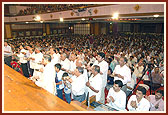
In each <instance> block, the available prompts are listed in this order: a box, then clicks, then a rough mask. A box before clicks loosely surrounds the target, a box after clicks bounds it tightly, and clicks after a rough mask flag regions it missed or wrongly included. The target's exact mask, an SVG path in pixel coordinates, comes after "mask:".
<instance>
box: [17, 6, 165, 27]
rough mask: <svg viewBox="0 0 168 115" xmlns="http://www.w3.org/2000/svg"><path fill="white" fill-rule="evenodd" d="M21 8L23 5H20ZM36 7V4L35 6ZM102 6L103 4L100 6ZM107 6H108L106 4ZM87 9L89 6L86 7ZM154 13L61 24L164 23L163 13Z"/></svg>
mask: <svg viewBox="0 0 168 115" xmlns="http://www.w3.org/2000/svg"><path fill="white" fill-rule="evenodd" d="M22 5H23V6H24V5H25V4H22ZM37 5H38V4H37ZM101 5H103V4H101ZM106 5H108V4H106ZM96 6H97V5H94V6H93V5H92V6H90V7H96ZM87 7H89V6H87ZM154 14H156V13H143V14H124V15H119V18H118V20H113V19H112V18H111V16H110V15H107V16H94V17H87V18H85V17H83V18H85V20H81V19H82V18H76V19H75V18H73V19H70V18H69V19H64V22H61V23H94V22H107V23H108V22H109V23H110V22H119V23H164V13H163V12H158V14H159V17H157V18H155V17H153V15H154ZM16 23H19V24H25V22H16ZM29 23H41V22H35V21H32V22H29ZM43 23H60V21H59V20H46V21H44V22H43Z"/></svg>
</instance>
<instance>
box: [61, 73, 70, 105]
mask: <svg viewBox="0 0 168 115" xmlns="http://www.w3.org/2000/svg"><path fill="white" fill-rule="evenodd" d="M67 79H69V76H68V73H66V72H65V73H63V75H62V80H63V83H64V93H65V98H66V101H67V102H68V103H69V104H70V103H71V95H70V94H71V84H70V82H69V81H68V80H67Z"/></svg>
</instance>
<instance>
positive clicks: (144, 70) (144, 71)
mask: <svg viewBox="0 0 168 115" xmlns="http://www.w3.org/2000/svg"><path fill="white" fill-rule="evenodd" d="M147 70H148V69H146V65H145V67H144V69H143V74H142V76H141V77H140V79H139V81H138V82H137V83H136V84H135V86H134V88H133V90H132V91H131V92H130V93H129V94H128V96H127V97H129V96H130V95H132V93H133V92H134V91H135V89H136V87H137V85H138V84H139V82H140V81H141V80H142V78H143V76H144V75H145V73H146V71H147Z"/></svg>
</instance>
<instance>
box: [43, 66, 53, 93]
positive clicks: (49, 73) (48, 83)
mask: <svg viewBox="0 0 168 115" xmlns="http://www.w3.org/2000/svg"><path fill="white" fill-rule="evenodd" d="M55 75H56V74H55V67H54V65H53V64H51V63H48V64H47V65H46V66H45V67H44V71H43V76H44V79H43V80H44V81H43V83H44V85H43V88H44V89H46V90H47V91H48V92H50V93H52V94H53V95H55V93H56V84H55Z"/></svg>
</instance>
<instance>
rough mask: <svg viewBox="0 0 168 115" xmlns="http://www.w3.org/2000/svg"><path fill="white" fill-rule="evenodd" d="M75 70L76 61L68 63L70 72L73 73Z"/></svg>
mask: <svg viewBox="0 0 168 115" xmlns="http://www.w3.org/2000/svg"><path fill="white" fill-rule="evenodd" d="M75 69H76V60H75V61H71V62H70V71H74V70H75Z"/></svg>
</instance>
